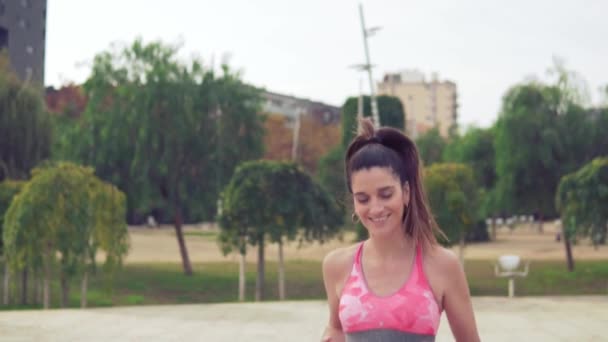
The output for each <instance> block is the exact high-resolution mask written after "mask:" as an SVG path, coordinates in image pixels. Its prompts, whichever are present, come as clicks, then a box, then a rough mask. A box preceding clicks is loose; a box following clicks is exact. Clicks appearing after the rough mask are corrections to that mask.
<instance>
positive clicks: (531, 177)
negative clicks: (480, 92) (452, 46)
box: [416, 63, 608, 263]
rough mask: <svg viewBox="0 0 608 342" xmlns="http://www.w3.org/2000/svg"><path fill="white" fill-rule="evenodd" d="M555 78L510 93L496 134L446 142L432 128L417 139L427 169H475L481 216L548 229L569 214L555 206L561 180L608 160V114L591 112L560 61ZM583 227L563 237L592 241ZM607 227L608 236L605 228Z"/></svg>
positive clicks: (483, 132) (478, 132) (483, 131)
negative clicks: (447, 165) (549, 222)
mask: <svg viewBox="0 0 608 342" xmlns="http://www.w3.org/2000/svg"><path fill="white" fill-rule="evenodd" d="M552 73H553V75H556V76H557V80H556V81H555V83H552V84H547V83H542V82H539V81H530V82H526V83H523V84H519V85H516V86H514V87H512V88H511V89H509V91H507V93H506V95H505V96H504V98H503V104H502V108H501V111H500V113H499V117H498V120H497V121H496V123H495V124H494V125H493V126H491V127H489V128H471V129H469V130H467V131H466V132H465V133H464V134H462V135H453V136H451V137H449V138H447V139H445V138H443V137H441V136H440V135H439V133H438V132H437V131H436V130H432V131H430V132H427V133H426V134H424V135H423V136H421V137H419V138H418V139H417V141H416V142H417V145H418V146H419V148H420V150H421V154H422V155H423V157H424V160H425V164H426V165H431V166H432V165H434V164H436V163H443V162H457V163H465V164H468V165H470V166H471V168H472V170H473V174H474V179H475V181H476V183H477V184H478V186H479V188H480V190H479V196H478V198H479V211H480V217H498V216H502V217H504V216H510V215H514V214H515V215H521V214H526V215H527V214H531V213H533V214H535V216H536V218H537V220H538V221H539V230H540V231H542V222H543V220H544V219H546V218H556V217H558V216H563V215H564V212H560V211H558V209H559V207H558V206H556V198H559V196H558V185H559V184H560V180H562V179H564V176H565V175H567V174H569V173H572V172H574V171H576V170H578V169H579V168H581V167H583V166H584V165H586V164H587V163H589V162H591V160H593V159H594V158H597V157H601V156H606V155H608V140H607V137H608V135H606V131H608V108H607V107H603V108H592V107H588V105H587V102H585V99H586V98H587V96H585V93H584V89H585V88H584V87H581V86H580V77H579V76H578V75H577V74H575V73H573V72H570V71H567V70H566V69H565V68H564V67H563V66H562V65H561V64H559V63H556V65H555V66H554V67H553V69H552ZM590 189H593V188H590ZM589 191H596V190H589ZM434 208H435V206H434ZM435 209H436V210H437V208H435ZM439 210H441V209H439ZM585 213H586V214H585ZM581 215H591V212H590V211H579V212H578V217H579V219H580V218H581ZM581 222H582V221H581ZM604 222H606V221H604ZM577 227H578V228H577V229H576V230H575V231H576V232H577V233H573V232H570V233H567V234H564V235H565V236H566V237H567V238H566V241H568V242H569V241H571V240H572V239H574V238H575V236H576V235H577V234H582V235H588V232H589V230H588V229H586V228H584V224H578V225H577ZM598 227H600V226H598ZM602 227H603V228H602V229H603V231H604V232H605V231H606V224H604V225H603V226H602ZM570 229H573V228H570ZM604 234H605V233H604ZM491 235H492V236H495V227H494V225H493V226H492V234H491ZM567 255H568V259H569V263H572V261H571V254H569V253H567Z"/></svg>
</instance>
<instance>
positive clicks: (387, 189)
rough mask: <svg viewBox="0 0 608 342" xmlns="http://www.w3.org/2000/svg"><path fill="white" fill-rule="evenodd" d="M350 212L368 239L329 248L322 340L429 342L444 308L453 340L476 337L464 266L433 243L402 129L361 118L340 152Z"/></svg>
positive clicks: (433, 228)
mask: <svg viewBox="0 0 608 342" xmlns="http://www.w3.org/2000/svg"><path fill="white" fill-rule="evenodd" d="M345 164H346V165H345V166H346V181H347V185H348V190H349V192H350V193H351V194H352V196H353V202H354V209H355V212H354V215H356V216H357V217H358V219H359V220H361V223H362V224H363V225H364V226H365V228H366V229H367V231H368V232H369V239H368V240H366V241H363V242H361V243H359V244H356V245H354V246H351V247H346V248H341V249H337V250H335V251H333V252H331V253H329V254H328V255H327V256H326V257H325V259H324V261H323V279H324V283H325V289H326V292H327V298H328V302H329V308H330V319H329V324H328V327H327V329H326V330H325V333H324V335H323V338H322V341H370V340H374V341H387V342H390V341H404V340H407V341H434V340H435V335H436V334H437V330H438V328H439V321H440V317H441V313H442V312H443V311H444V310H445V311H446V314H447V317H448V320H449V321H450V327H451V328H452V333H453V334H454V337H455V338H456V340H457V341H478V340H479V336H478V333H477V328H476V324H475V318H474V314H473V309H472V305H471V299H470V295H469V288H468V284H467V281H466V278H465V276H464V271H463V269H462V267H461V265H460V264H459V262H458V260H457V258H456V257H455V255H454V254H453V253H452V252H450V251H448V250H446V249H444V248H442V247H441V246H439V244H438V243H437V239H436V235H439V236H440V237H445V235H444V234H443V232H442V231H441V230H440V229H439V227H437V224H436V223H435V220H434V219H433V215H432V214H431V211H430V208H429V206H428V204H427V201H426V196H425V193H424V189H423V186H422V182H421V176H420V170H419V165H420V161H419V157H418V151H417V149H416V146H415V145H414V143H413V142H412V141H411V140H410V139H409V138H407V137H406V136H405V135H403V133H401V132H400V131H398V130H396V129H392V128H386V127H385V128H380V129H378V130H375V129H374V127H373V124H372V123H371V121H369V120H367V119H364V120H362V121H361V122H360V129H359V134H358V135H357V136H356V137H355V138H354V140H353V141H352V143H351V144H350V146H349V148H348V150H347V152H346V158H345Z"/></svg>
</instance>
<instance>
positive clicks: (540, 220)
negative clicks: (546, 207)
mask: <svg viewBox="0 0 608 342" xmlns="http://www.w3.org/2000/svg"><path fill="white" fill-rule="evenodd" d="M543 220H544V217H543V212H542V210H541V211H540V212H539V213H538V233H539V234H542V233H543Z"/></svg>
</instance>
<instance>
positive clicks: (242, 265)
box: [239, 253, 245, 302]
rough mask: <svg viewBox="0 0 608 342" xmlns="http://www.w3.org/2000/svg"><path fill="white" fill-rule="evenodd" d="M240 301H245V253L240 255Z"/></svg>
mask: <svg viewBox="0 0 608 342" xmlns="http://www.w3.org/2000/svg"><path fill="white" fill-rule="evenodd" d="M239 301H241V302H244V301H245V253H239Z"/></svg>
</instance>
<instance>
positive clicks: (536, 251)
mask: <svg viewBox="0 0 608 342" xmlns="http://www.w3.org/2000/svg"><path fill="white" fill-rule="evenodd" d="M555 233H556V230H555V227H554V225H552V224H546V225H545V232H544V234H539V233H537V232H536V230H535V229H534V228H532V227H528V226H522V227H519V228H517V229H516V230H515V231H514V232H513V233H512V234H511V233H510V232H509V230H508V229H506V228H501V229H499V231H498V240H497V241H496V242H491V243H478V244H472V245H469V246H468V247H467V249H466V252H465V257H466V258H467V259H483V260H493V259H496V258H497V257H498V256H500V255H503V254H517V255H520V256H522V257H523V258H524V259H536V260H539V259H542V260H564V258H565V257H564V245H563V243H562V242H556V241H555ZM186 234H187V235H186V244H187V248H188V252H189V254H190V259H191V260H192V262H209V261H236V260H237V258H236V256H235V255H234V254H231V255H228V256H223V255H222V253H221V251H220V249H219V248H218V245H217V243H216V241H215V233H214V230H213V228H209V227H206V226H187V227H186ZM130 235H131V251H130V253H129V255H128V256H127V258H126V262H128V263H140V262H180V261H181V259H180V256H179V255H180V254H179V249H178V246H177V240H176V238H175V233H174V230H173V229H172V228H171V227H170V226H163V227H161V228H155V229H151V228H143V227H132V228H130ZM352 241H353V235H352V234H349V233H347V234H345V235H344V236H343V239H342V241H341V240H339V239H334V240H332V241H329V242H327V243H325V244H323V245H321V244H318V243H312V244H306V245H304V246H302V247H301V248H298V244H297V242H292V243H290V244H288V245H286V248H285V258H286V259H287V260H322V259H323V257H324V256H325V255H326V254H327V253H328V252H329V251H331V250H333V249H335V248H337V247H340V246H346V245H349V244H351V243H352ZM277 254H278V250H277V246H276V245H270V246H267V249H266V257H267V259H269V260H276V259H277ZM573 254H574V257H575V259H577V260H581V259H608V246H602V247H600V248H599V249H598V250H595V249H594V248H593V247H592V246H590V245H589V243H588V242H587V241H584V242H581V243H580V244H579V245H577V246H574V248H573ZM255 255H256V250H255V248H253V247H250V250H249V252H248V254H247V260H248V261H251V262H254V261H255Z"/></svg>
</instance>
